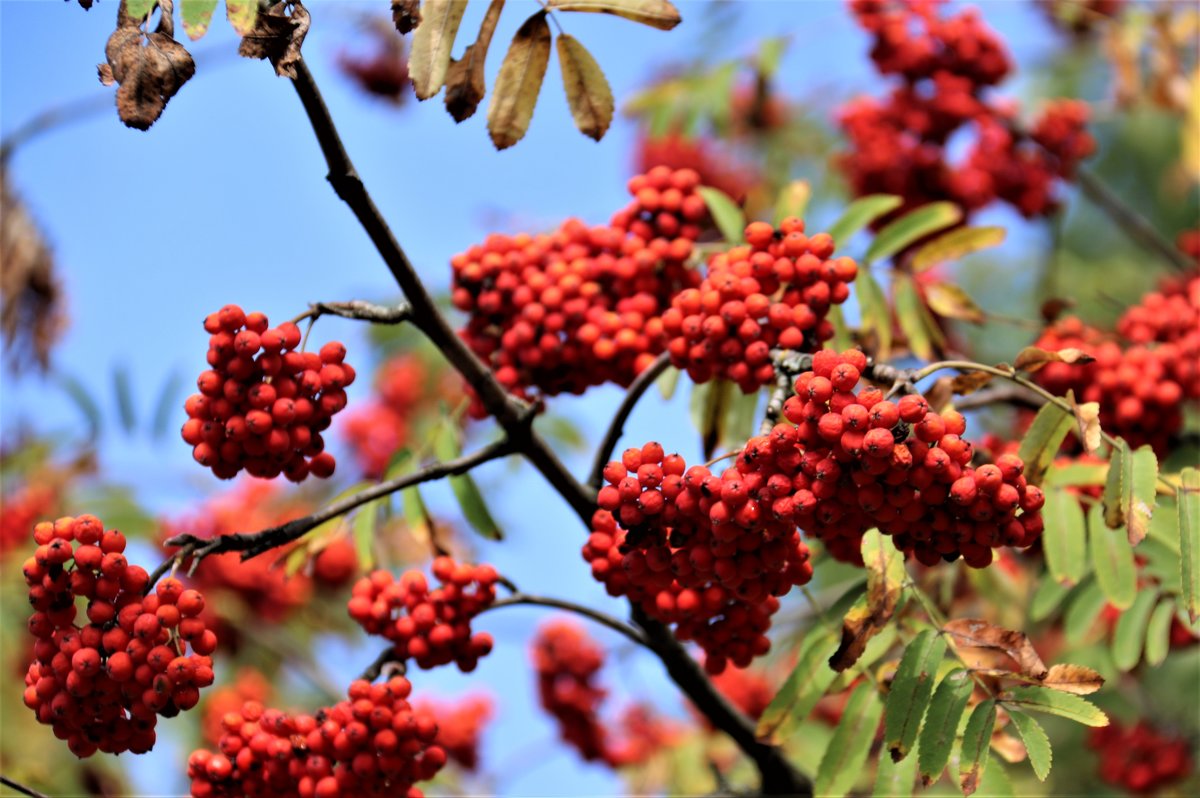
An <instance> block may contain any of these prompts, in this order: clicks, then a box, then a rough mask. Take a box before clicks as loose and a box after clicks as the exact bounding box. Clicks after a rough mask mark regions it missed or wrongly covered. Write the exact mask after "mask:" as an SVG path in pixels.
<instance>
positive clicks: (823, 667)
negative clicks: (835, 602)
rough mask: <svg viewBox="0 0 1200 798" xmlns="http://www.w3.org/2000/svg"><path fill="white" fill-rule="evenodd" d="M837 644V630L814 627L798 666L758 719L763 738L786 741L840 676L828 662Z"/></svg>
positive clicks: (801, 650) (798, 658)
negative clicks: (834, 631) (835, 633)
mask: <svg viewBox="0 0 1200 798" xmlns="http://www.w3.org/2000/svg"><path fill="white" fill-rule="evenodd" d="M834 643H835V638H834V635H833V633H832V632H831V631H829V630H828V629H825V628H820V629H817V630H814V631H813V632H812V633H810V634H809V635H808V636H807V637H806V638H805V639H804V643H803V645H801V647H800V650H799V652H797V657H796V667H795V668H793V669H792V672H791V673H790V674H788V677H787V679H786V680H785V681H784V683H783V685H782V686H780V688H779V691H778V692H777V693H776V694H775V697H774V698H772V699H771V703H770V704H769V705H768V706H767V708H766V710H764V711H763V714H762V716H761V717H760V718H759V719H758V727H757V728H756V730H755V734H756V735H757V736H758V738H759V739H760V740H764V741H767V742H771V743H772V744H779V743H781V742H783V741H784V740H786V739H788V737H789V736H790V731H792V730H793V729H795V727H796V726H798V725H799V724H800V723H801V722H803V721H804V719H805V718H807V717H808V714H809V713H810V712H812V710H813V707H815V706H816V704H817V701H819V700H820V699H821V696H823V695H824V694H825V691H826V690H827V689H828V688H829V685H831V684H833V680H834V678H835V677H836V676H837V674H836V673H835V672H834V671H833V669H832V668H830V667H829V663H828V662H827V660H828V658H829V650H830V649H831V648H833V646H834Z"/></svg>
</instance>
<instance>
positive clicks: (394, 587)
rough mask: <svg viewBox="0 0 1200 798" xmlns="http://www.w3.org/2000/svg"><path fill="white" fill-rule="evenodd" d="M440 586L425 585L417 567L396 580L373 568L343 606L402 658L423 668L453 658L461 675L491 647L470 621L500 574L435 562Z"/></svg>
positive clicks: (485, 605) (441, 560) (493, 591)
mask: <svg viewBox="0 0 1200 798" xmlns="http://www.w3.org/2000/svg"><path fill="white" fill-rule="evenodd" d="M433 575H434V577H436V578H437V580H438V581H439V582H441V586H440V587H437V588H435V589H433V590H430V589H429V582H428V580H427V579H426V578H425V574H424V573H422V572H421V571H416V570H413V571H405V572H404V573H403V574H402V575H401V576H400V579H399V580H395V579H393V578H392V575H391V574H390V573H388V572H387V571H372V572H371V573H370V574H368V575H367V576H364V577H363V578H362V579H359V580H358V582H357V583H355V585H354V589H353V592H352V595H351V597H350V602H349V604H348V605H347V609H348V611H349V613H350V617H351V618H353V619H354V620H355V621H356V622H358V624H360V625H361V626H362V627H363V628H364V629H366V630H367V633H368V634H374V635H381V636H383V637H385V638H387V639H388V640H391V641H392V642H393V643H394V644H395V647H396V656H397V657H399V658H400V659H401V660H407V659H412V660H413V661H415V662H416V663H417V665H418V666H419V667H421V668H425V669H428V668H433V667H436V666H438V665H446V664H447V663H450V662H454V663H455V664H457V665H458V667H459V669H460V670H462V671H463V672H464V673H467V672H470V671H473V670H475V665H476V663H478V661H479V658H480V657H483V656H486V655H487V654H488V653H490V652H491V650H492V636H491V635H489V634H488V633H487V632H476V633H474V634H472V633H471V620H472V619H473V618H474V617H475V616H476V615H478V614H479V613H481V612H483V611H484V610H485V609H487V608H488V607H489V606H490V605H491V603H492V602H493V601H495V600H496V582H497V581H499V579H500V577H499V574H497V573H496V569H495V568H493V567H492V566H490V565H467V564H465V563H456V562H455V561H454V560H452V559H450V558H449V557H438V558H437V559H435V560H434V561H433Z"/></svg>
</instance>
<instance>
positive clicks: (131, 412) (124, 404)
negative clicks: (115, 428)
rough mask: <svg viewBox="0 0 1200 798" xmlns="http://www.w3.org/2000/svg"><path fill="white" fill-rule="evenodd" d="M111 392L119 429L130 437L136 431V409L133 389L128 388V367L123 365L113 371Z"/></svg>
mask: <svg viewBox="0 0 1200 798" xmlns="http://www.w3.org/2000/svg"><path fill="white" fill-rule="evenodd" d="M113 392H114V393H115V394H116V397H117V415H118V416H119V417H120V419H121V429H123V430H125V434H127V435H132V434H133V431H134V430H136V429H137V409H136V408H135V407H134V404H133V388H132V387H131V386H130V377H129V367H128V366H126V365H125V364H124V363H122V364H121V365H119V366H117V367H116V368H115V369H113Z"/></svg>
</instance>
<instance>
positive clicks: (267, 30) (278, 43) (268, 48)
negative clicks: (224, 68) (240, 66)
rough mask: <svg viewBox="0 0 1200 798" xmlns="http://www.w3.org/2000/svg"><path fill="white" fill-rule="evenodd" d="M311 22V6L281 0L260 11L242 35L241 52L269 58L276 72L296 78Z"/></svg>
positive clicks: (251, 55)
mask: <svg viewBox="0 0 1200 798" xmlns="http://www.w3.org/2000/svg"><path fill="white" fill-rule="evenodd" d="M309 23H310V20H309V16H308V9H306V8H305V7H304V6H303V5H301V4H300V2H299V0H294V1H293V0H281V2H278V3H275V4H273V5H270V6H268V7H267V8H265V9H263V10H261V11H260V12H259V14H258V18H257V19H256V20H255V22H254V29H253V30H252V31H250V32H249V33H247V34H246V35H245V36H244V37H243V38H242V43H241V45H240V46H239V47H238V54H239V55H243V56H245V57H246V58H265V59H267V60H269V61H270V62H271V66H273V67H275V74H276V75H279V76H280V77H289V78H293V79H294V78H295V77H296V64H297V63H299V61H300V47H301V45H303V44H304V37H305V36H307V35H308V26H309Z"/></svg>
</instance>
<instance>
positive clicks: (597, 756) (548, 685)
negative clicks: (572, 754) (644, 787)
mask: <svg viewBox="0 0 1200 798" xmlns="http://www.w3.org/2000/svg"><path fill="white" fill-rule="evenodd" d="M603 665H604V649H602V648H601V647H600V646H599V645H597V644H596V643H595V641H593V640H592V639H591V638H590V637H588V635H587V633H586V632H585V631H584V630H583V629H581V628H580V627H579V625H578V624H575V623H573V622H571V621H566V620H555V621H550V622H548V623H544V624H542V625H541V626H540V627H539V628H538V632H537V637H536V638H535V639H534V641H533V669H534V671H536V673H537V679H538V696H539V698H540V700H541V703H542V708H543V709H545V710H546V711H547V712H549V713H550V715H551V716H552V717H553V718H554V719H555V720H556V721H557V722H558V727H559V735H560V736H561V737H562V739H563V741H564V742H566V743H567V744H568V745H570V746H572V747H573V748H575V749H576V750H578V751H579V753H580V755H581V756H583V758H584V759H585V760H587V761H588V762H594V761H605V760H606V754H607V751H608V743H607V734H606V730H605V728H604V725H603V724H602V723H601V722H600V718H599V711H600V705H601V704H602V703H603V701H604V696H605V695H606V691H605V690H604V689H603V688H601V687H598V686H596V685H595V684H594V683H593V680H594V679H595V677H596V675H597V674H598V673H599V671H600V668H601V667H603Z"/></svg>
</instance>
